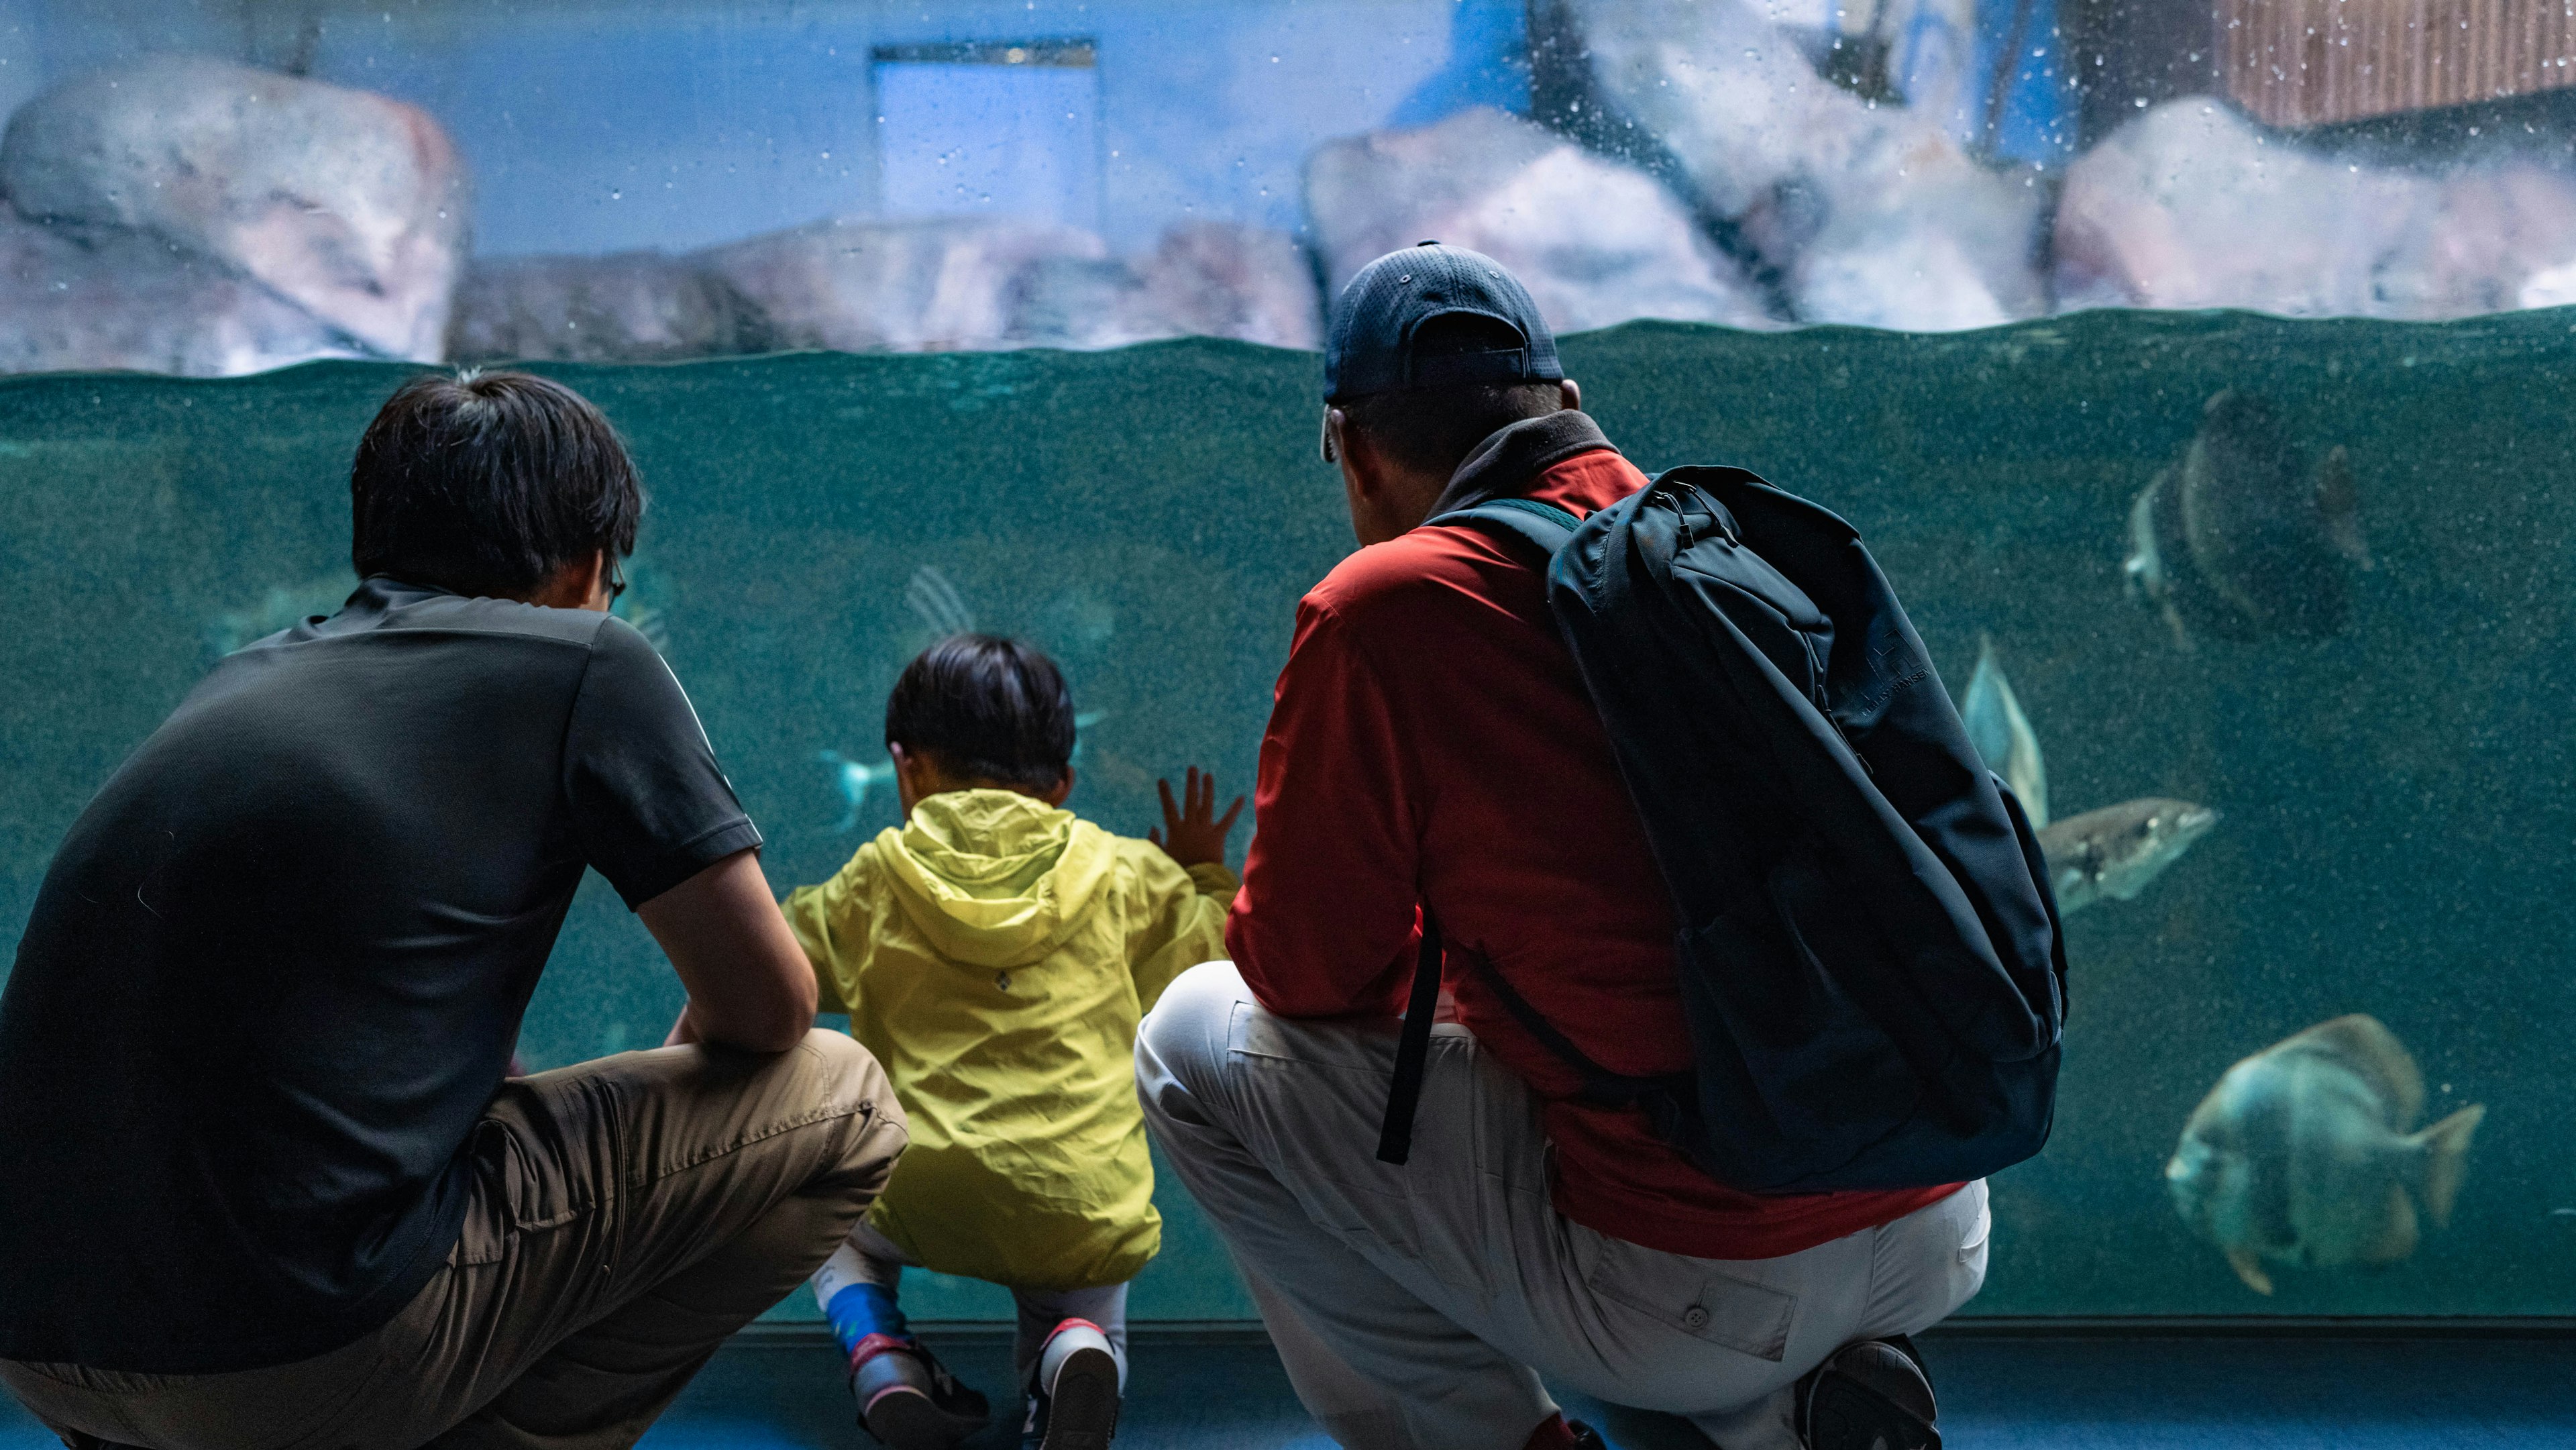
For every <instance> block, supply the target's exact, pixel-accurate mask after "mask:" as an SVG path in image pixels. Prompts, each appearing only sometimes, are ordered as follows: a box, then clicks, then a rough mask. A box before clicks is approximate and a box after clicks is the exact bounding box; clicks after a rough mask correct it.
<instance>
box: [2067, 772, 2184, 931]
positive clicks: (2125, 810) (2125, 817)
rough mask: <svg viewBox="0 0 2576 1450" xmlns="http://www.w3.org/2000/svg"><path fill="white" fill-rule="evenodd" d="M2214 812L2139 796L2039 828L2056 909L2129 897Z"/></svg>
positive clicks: (2162, 870) (2070, 911) (2071, 911)
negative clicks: (2054, 894)
mask: <svg viewBox="0 0 2576 1450" xmlns="http://www.w3.org/2000/svg"><path fill="white" fill-rule="evenodd" d="M2217 824H2218V812H2216V811H2214V810H2211V809H2210V808H2209V807H2207V806H2203V805H2194V804H2193V803H2192V802H2190V801H2178V800H2168V799H2166V798H2164V797H2162V796H2141V797H2139V798H2138V799H2136V800H2129V801H2122V802H2120V803H2119V804H2118V805H2116V806H2104V807H2102V808H2101V809H2100V810H2095V811H2086V812H2084V813H2082V814H2081V815H2073V816H2068V817H2067V818H2066V819H2064V820H2062V821H2051V822H2049V823H2048V824H2047V825H2046V826H2043V827H2039V828H2038V833H2039V850H2040V854H2041V855H2043V856H2045V857H2047V858H2048V884H2049V889H2050V890H2051V891H2053V892H2054V893H2056V896H2057V914H2058V915H2059V916H2061V917H2067V916H2073V915H2074V914H2075V913H2077V912H2079V911H2082V910H2083V909H2084V908H2086V907H2088V906H2091V905H2093V904H2094V903H2095V902H2099V901H2135V900H2137V899H2138V893H2139V892H2141V891H2144V890H2146V889H2147V887H2148V885H2149V884H2150V883H2152V882H2153V881H2154V880H2155V879H2156V878H2157V877H2159V876H2162V875H2163V874H2164V873H2165V868H2166V867H2168V866H2171V865H2172V864H2173V863H2175V862H2176V861H2179V860H2181V859H2182V856H2183V853H2184V852H2185V851H2188V850H2190V849H2191V848H2192V845H2193V844H2194V843H2195V842H2197V841H2198V840H2199V839H2200V838H2201V837H2203V836H2206V835H2208V834H2209V830H2210V827H2212V826H2215V825H2217Z"/></svg>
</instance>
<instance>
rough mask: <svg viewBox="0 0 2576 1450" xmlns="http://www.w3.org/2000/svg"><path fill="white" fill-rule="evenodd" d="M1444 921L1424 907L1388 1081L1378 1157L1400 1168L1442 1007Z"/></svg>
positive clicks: (1410, 1144) (1410, 1148) (1409, 1148)
mask: <svg viewBox="0 0 2576 1450" xmlns="http://www.w3.org/2000/svg"><path fill="white" fill-rule="evenodd" d="M1440 955H1441V954H1440V919H1439V918H1438V917H1435V916H1433V915H1432V914H1431V908H1430V907H1428V906H1425V907H1423V908H1422V950H1421V953H1420V954H1419V955H1418V956H1416V957H1415V958H1414V962H1413V995H1412V996H1411V997H1409V998H1407V999H1406V1000H1405V1004H1404V1035H1403V1036H1401V1037H1399V1038H1397V1039H1396V1044H1395V1078H1394V1080H1393V1081H1392V1082H1390V1083H1388V1084H1387V1089H1386V1121H1385V1122H1384V1123H1383V1124H1381V1125H1379V1127H1378V1132H1377V1161H1379V1162H1380V1163H1393V1164H1396V1165H1397V1166H1399V1167H1401V1166H1402V1165H1403V1163H1404V1160H1405V1159H1406V1158H1408V1157H1410V1156H1412V1153H1413V1110H1414V1108H1415V1106H1416V1105H1418V1104H1419V1103H1420V1102H1421V1101H1422V1073H1423V1067H1424V1064H1425V1063H1426V1062H1427V1061H1428V1059H1429V1058H1430V1056H1431V1018H1432V1015H1433V1014H1434V1013H1436V1012H1438V1011H1439V1010H1440Z"/></svg>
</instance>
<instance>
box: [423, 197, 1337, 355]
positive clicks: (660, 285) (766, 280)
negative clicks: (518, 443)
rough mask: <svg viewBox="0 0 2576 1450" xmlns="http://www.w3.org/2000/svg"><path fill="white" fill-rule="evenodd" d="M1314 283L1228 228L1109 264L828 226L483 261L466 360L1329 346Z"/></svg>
mask: <svg viewBox="0 0 2576 1450" xmlns="http://www.w3.org/2000/svg"><path fill="white" fill-rule="evenodd" d="M1321 331H1322V324H1321V321H1320V319H1319V316H1318V309H1317V306H1316V301H1315V281H1314V270H1313V268H1312V267H1311V266H1310V265H1309V264H1308V262H1307V260H1306V254H1305V251H1304V250H1303V249H1302V248H1300V247H1299V246H1298V245H1297V243H1296V241H1295V240H1294V239H1292V238H1290V237H1288V236H1286V235H1284V234H1282V233H1279V232H1271V231H1264V230H1261V229H1258V228H1252V227H1236V226H1227V225H1223V224H1219V223H1204V222H1202V223H1191V224H1188V225H1185V226H1180V227H1175V228H1173V229H1172V230H1171V231H1170V232H1167V233H1166V234H1165V235H1164V237H1163V241H1162V245H1161V246H1160V247H1159V248H1158V249H1157V250H1156V251H1155V252H1154V253H1153V254H1151V255H1150V256H1147V257H1143V258H1140V259H1137V260H1136V261H1133V262H1129V261H1123V260H1120V259H1118V258H1114V257H1111V256H1109V255H1108V254H1107V249H1106V248H1105V247H1104V246H1103V245H1102V244H1101V242H1100V241H1099V239H1098V238H1096V237H1093V236H1091V235H1090V234H1089V233H1087V232H1076V231H1071V230H1067V229H1063V228H1047V227H1033V226H1030V225H1028V224H1025V223H1020V222H1012V221H988V220H964V219H959V220H953V221H936V222H892V223H876V222H859V221H838V222H818V223H815V224H814V225H812V226H807V227H800V228H797V229H795V230H794V231H789V232H779V233H773V234H771V235H768V236H762V237H754V238H751V239H749V240H746V241H742V242H734V243H728V244H726V245H724V246H719V247H714V248H711V249H709V250H707V251H705V252H700V253H695V254H692V255H689V256H684V257H670V256H664V255H661V254H659V253H652V252H630V253H625V254H622V255H618V256H611V257H520V258H510V259H504V260H500V261H495V262H489V263H477V264H476V265H475V266H474V268H473V269H472V270H471V271H470V272H469V273H468V274H467V276H466V280H465V284H464V286H463V287H462V288H461V289H460V290H459V292H458V295H457V302H456V312H455V322H454V324H453V326H452V327H451V328H450V330H449V347H450V350H451V352H452V354H453V355H454V356H456V357H457V358H459V359H472V358H558V359H566V360H582V361H592V362H649V361H657V360H666V359H671V358H684V357H713V356H720V355H724V354H729V353H745V352H765V351H770V350H773V349H776V348H781V347H833V348H842V349H846V350H850V351H883V350H897V351H912V350H924V349H947V348H1001V347H1064V348H1101V347H1118V346H1122V345H1124V344H1127V343H1131V342H1144V341H1149V340H1152V339H1155V338H1165V337H1183V336H1201V337H1232V338H1240V339H1242V340H1244V341H1248V342H1264V343H1270V344H1273V345H1275V346H1281V347H1309V348H1311V347H1316V346H1320V345H1321Z"/></svg>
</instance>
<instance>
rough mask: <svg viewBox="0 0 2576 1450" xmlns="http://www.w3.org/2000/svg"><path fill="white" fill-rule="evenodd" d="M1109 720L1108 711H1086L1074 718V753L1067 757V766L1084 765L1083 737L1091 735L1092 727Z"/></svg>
mask: <svg viewBox="0 0 2576 1450" xmlns="http://www.w3.org/2000/svg"><path fill="white" fill-rule="evenodd" d="M1108 718H1109V712H1108V711H1106V710H1085V711H1083V712H1081V713H1080V714H1077V715H1075V716H1074V717H1073V753H1072V754H1071V755H1068V756H1066V757H1065V762H1064V763H1065V764H1067V765H1080V764H1081V763H1082V737H1083V736H1084V735H1087V734H1089V733H1090V731H1091V727H1092V726H1094V725H1097V724H1099V723H1100V722H1101V721H1103V720H1106V719H1108Z"/></svg>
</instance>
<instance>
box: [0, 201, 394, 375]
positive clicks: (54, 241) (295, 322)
mask: <svg viewBox="0 0 2576 1450" xmlns="http://www.w3.org/2000/svg"><path fill="white" fill-rule="evenodd" d="M0 317H5V318H7V319H8V325H7V326H6V327H0V372H6V373H29V372H104V371H127V372H147V373H171V374H176V375H179V376H183V377H231V376H234V375H236V374H240V373H253V372H259V371H262V370H264V369H267V368H275V367H284V366H286V365H288V364H290V363H299V362H309V361H312V360H313V359H315V358H333V357H338V358H346V357H365V356H367V355H368V352H369V350H368V349H367V348H366V347H364V346H363V345H361V344H359V343H358V342H357V341H356V340H354V339H352V338H350V337H349V336H347V335H346V334H345V333H343V332H341V331H340V330H339V329H337V328H334V327H331V326H329V325H327V324H325V323H324V322H322V321H321V320H320V319H318V318H316V317H314V316H313V315H312V314H311V313H309V312H306V311H305V310H304V309H303V308H300V307H297V306H296V305H294V304H293V303H291V302H288V301H287V300H285V299H284V298H282V297H280V296H278V295H277V294H276V293H274V292H272V291H270V290H269V289H267V288H266V287H263V286H261V285H259V284H258V283H257V282H254V281H252V280H250V279H248V278H246V277H243V276H241V275H239V274H238V273H236V272H234V271H232V270H231V269H230V268H227V267H224V266H222V265H221V264H219V263H217V262H215V261H213V260H211V259H209V258H206V257H202V256H199V255H197V254H196V253H193V252H190V251H188V250H187V249H185V248H183V247H181V246H180V245H179V244H177V243H176V242H172V241H170V240H168V239H166V238H163V237H158V236H153V235H150V234H147V233H143V232H135V231H128V230H125V229H124V228H122V227H78V226H53V225H46V224H42V223H37V222H29V221H22V220H20V219H18V218H17V217H16V216H15V215H13V214H10V213H9V212H7V211H6V210H5V209H0Z"/></svg>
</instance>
